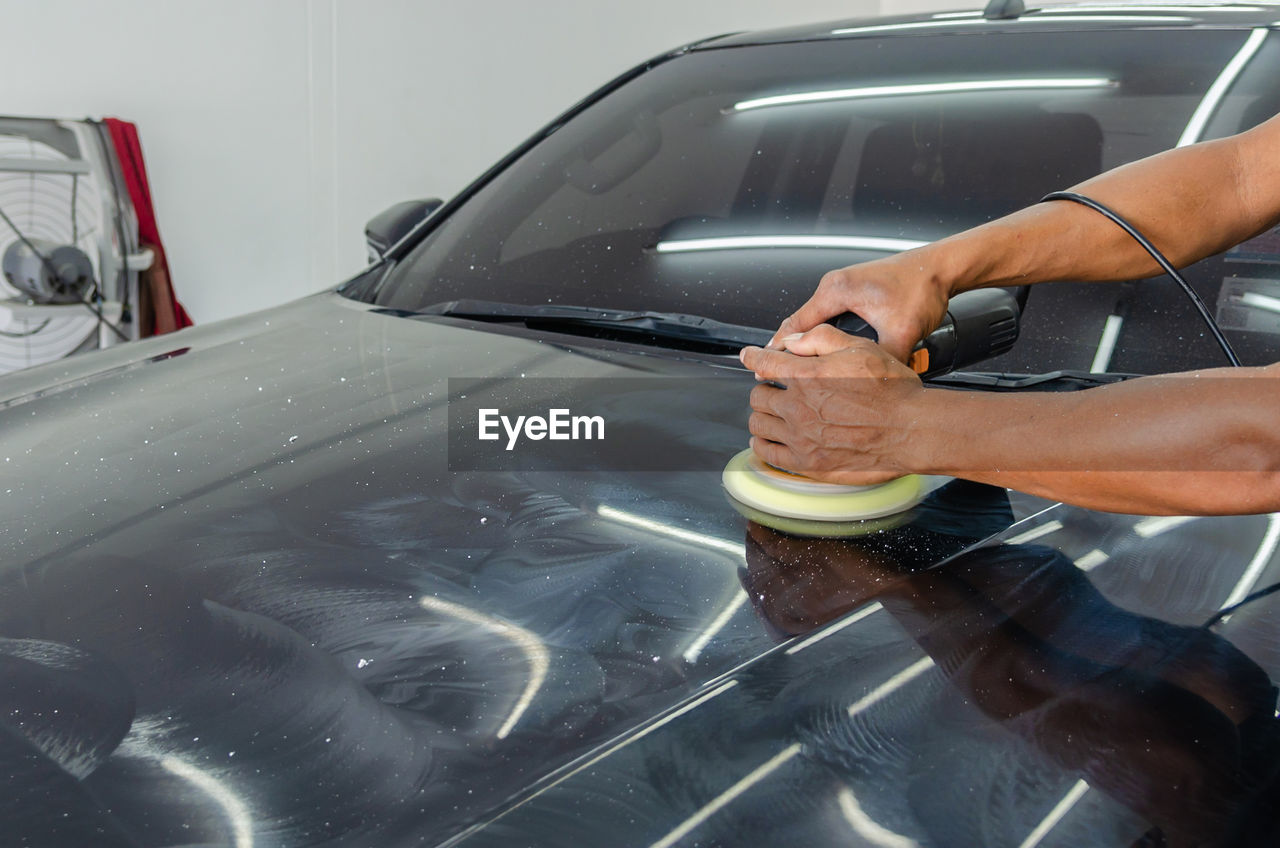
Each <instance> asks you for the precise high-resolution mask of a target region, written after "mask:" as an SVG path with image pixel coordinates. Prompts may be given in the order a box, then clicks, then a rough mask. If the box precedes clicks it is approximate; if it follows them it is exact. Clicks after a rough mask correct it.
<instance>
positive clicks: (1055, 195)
mask: <svg viewBox="0 0 1280 848" xmlns="http://www.w3.org/2000/svg"><path fill="white" fill-rule="evenodd" d="M1050 200H1070V201H1071V202H1072V203H1079V204H1080V205H1082V206H1088V207H1089V208H1090V209H1092V210H1093V211H1095V212H1098V213H1100V214H1102V215H1105V216H1106V217H1107V218H1109V219H1111V221H1112V222H1113V223H1114V224H1116V226H1118V227H1120V229H1122V230H1124V231H1125V232H1126V233H1128V234H1129V235H1131V236H1133V240H1134V241H1136V242H1137V243H1138V244H1140V245H1142V248H1143V249H1144V250H1145V251H1147V253H1149V254H1151V258H1152V259H1154V260H1155V261H1156V264H1158V265H1159V266H1160V267H1161V268H1163V269H1164V272H1165V273H1166V274H1168V275H1169V276H1170V277H1172V278H1173V280H1174V282H1176V283H1177V284H1178V285H1180V286H1182V290H1183V291H1184V292H1185V293H1186V295H1187V297H1189V298H1191V303H1192V304H1193V305H1194V306H1195V308H1196V311H1197V312H1199V313H1200V317H1201V318H1203V319H1204V322H1205V324H1207V325H1208V326H1209V332H1211V333H1212V334H1213V338H1214V339H1215V340H1216V341H1217V342H1218V347H1220V348H1222V352H1223V353H1225V354H1226V355H1227V360H1228V361H1229V362H1230V363H1231V364H1232V365H1233V366H1235V367H1237V368H1239V367H1240V364H1241V363H1240V357H1238V356H1236V352H1235V350H1233V349H1232V347H1231V343H1230V342H1229V341H1227V337H1226V336H1224V335H1223V334H1222V329H1221V328H1220V327H1219V326H1218V322H1217V321H1215V320H1213V315H1211V314H1210V313H1209V307H1207V306H1205V303H1204V301H1203V300H1201V298H1200V295H1198V294H1196V290H1195V289H1193V288H1191V285H1190V284H1189V283H1188V282H1187V281H1186V280H1185V279H1184V278H1183V277H1182V275H1181V274H1179V273H1178V269H1176V268H1174V267H1173V263H1171V262H1170V261H1169V260H1168V259H1166V258H1165V256H1164V254H1163V253H1161V252H1160V251H1159V250H1157V249H1156V246H1155V245H1154V244H1152V243H1151V242H1150V241H1149V240H1148V239H1147V237H1146V236H1144V235H1143V234H1142V233H1140V232H1138V230H1137V229H1136V228H1135V227H1134V226H1133V225H1132V224H1130V223H1129V222H1128V221H1126V220H1125V219H1124V218H1121V217H1120V216H1119V215H1118V214H1116V213H1115V212H1113V211H1112V210H1110V209H1108V208H1107V207H1106V206H1103V205H1102V204H1101V203H1099V202H1098V201H1096V200H1094V199H1093V198H1091V197H1085V196H1084V195H1083V194H1076V193H1075V192H1073V191H1055V192H1052V193H1050V194H1046V195H1045V196H1044V197H1042V198H1041V199H1040V202H1041V203H1045V202H1047V201H1050Z"/></svg>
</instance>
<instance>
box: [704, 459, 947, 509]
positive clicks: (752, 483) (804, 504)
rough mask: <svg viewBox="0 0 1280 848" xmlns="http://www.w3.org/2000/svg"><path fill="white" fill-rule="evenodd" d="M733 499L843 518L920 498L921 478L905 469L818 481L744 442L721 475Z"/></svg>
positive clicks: (901, 505)
mask: <svg viewBox="0 0 1280 848" xmlns="http://www.w3.org/2000/svg"><path fill="white" fill-rule="evenodd" d="M721 479H722V481H723V482H724V487H725V490H726V491H728V493H729V494H730V495H732V496H733V498H735V499H736V500H737V501H739V502H740V503H742V504H745V505H746V506H748V507H751V508H753V509H757V510H760V511H761V512H764V513H767V514H769V515H774V516H782V517H786V518H798V519H803V520H806V521H822V522H849V521H861V520H865V519H869V518H883V517H885V516H888V515H894V514H895V513H899V512H903V511H905V510H908V509H910V508H911V507H913V506H915V505H916V504H918V503H920V501H921V500H923V499H924V496H925V494H926V486H925V482H924V478H922V477H920V476H918V475H916V474H908V475H907V476H906V477H899V478H898V479H896V480H890V481H889V482H887V483H879V484H876V485H874V486H842V485H837V484H831V483H819V482H818V481H817V480H810V479H809V478H807V477H802V476H801V475H799V474H791V473H789V472H786V471H782V470H780V469H777V468H774V467H773V466H771V465H768V464H766V463H764V462H762V461H761V460H760V458H759V457H758V456H756V455H755V452H754V451H752V450H751V448H747V449H746V450H744V451H742V452H741V453H739V454H737V455H736V456H734V458H733V459H731V460H729V464H728V465H726V466H725V468H724V474H723V475H722V476H721Z"/></svg>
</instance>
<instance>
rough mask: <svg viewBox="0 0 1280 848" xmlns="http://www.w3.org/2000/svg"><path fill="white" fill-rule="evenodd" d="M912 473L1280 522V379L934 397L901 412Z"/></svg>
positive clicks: (1262, 373) (1271, 374)
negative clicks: (1272, 517)
mask: <svg viewBox="0 0 1280 848" xmlns="http://www.w3.org/2000/svg"><path fill="white" fill-rule="evenodd" d="M896 414H897V415H899V416H901V419H902V420H901V421H900V422H899V426H902V427H905V428H906V432H907V438H906V439H904V440H902V441H901V442H899V443H898V444H900V445H901V451H902V453H903V454H904V456H903V458H902V461H901V462H900V463H899V464H900V465H901V467H903V468H904V469H906V470H910V471H915V472H921V473H944V474H953V475H956V476H961V477H965V478H967V479H972V480H976V481H979V482H984V483H992V484H996V485H1001V486H1008V487H1010V488H1014V489H1018V490H1021V491H1027V492H1031V493H1033V494H1039V495H1043V496H1045V497H1049V498H1052V499H1054V500H1063V501H1068V502H1071V503H1075V504H1078V505H1081V506H1086V507H1089V508H1093V509H1102V510H1108V511H1114V512H1132V513H1143V514H1158V513H1172V514H1180V513H1200V514H1214V513H1249V512H1266V511H1274V510H1280V432H1277V428H1276V426H1275V422H1276V421H1277V420H1280V370H1277V369H1276V368H1267V369H1237V370H1234V371H1229V372H1224V371H1206V372H1201V373H1200V374H1198V375H1175V376H1170V377H1161V378H1144V379H1140V380H1134V381H1130V382H1128V383H1123V384H1119V385H1114V386H1108V387H1105V388H1100V389H1093V390H1089V391H1086V392H1073V393H1060V394H1049V393H1040V392H1037V393H1027V394H995V393H978V392H950V391H945V390H940V389H925V390H922V391H921V392H920V393H918V395H917V397H916V398H915V399H914V400H913V401H912V402H910V403H908V404H905V405H903V406H902V408H901V409H899V410H897V413H896Z"/></svg>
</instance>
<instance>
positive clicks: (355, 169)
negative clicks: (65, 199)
mask: <svg viewBox="0 0 1280 848" xmlns="http://www.w3.org/2000/svg"><path fill="white" fill-rule="evenodd" d="M882 5H883V6H884V7H885V11H894V10H909V11H915V10H916V9H918V8H928V9H934V8H942V7H954V6H957V5H959V6H961V7H963V6H964V5H965V4H963V3H959V4H957V3H947V2H937V3H935V2H930V0H883V3H882V0H791V1H790V2H788V3H785V4H784V3H779V2H777V0H642V2H630V3H625V4H624V3H613V2H601V0H537V2H525V1H524V0H487V1H486V2H465V0H180V2H179V1H178V0H112V2H99V0H38V2H32V0H0V21H3V23H4V29H3V31H2V34H0V80H2V81H3V82H0V114H11V115H61V116H71V117H80V116H84V115H90V116H94V117H99V116H104V115H116V116H119V117H122V118H126V119H129V120H133V121H135V122H137V123H138V125H139V128H140V132H141V137H142V143H143V146H144V149H145V151H146V155H147V163H148V167H149V169H150V174H151V182H152V191H153V193H154V195H155V201H156V207H157V214H158V216H159V221H160V229H161V234H162V235H163V237H164V239H165V244H166V247H167V249H168V251H169V256H170V262H171V265H172V270H173V275H174V281H175V284H176V286H177V289H178V294H179V297H180V298H181V299H182V300H183V301H184V303H185V304H186V305H187V307H188V309H189V310H190V312H191V313H192V315H193V316H194V317H195V319H196V320H197V322H206V321H211V320H215V319H218V318H224V317H228V316H231V315H236V314H239V313H243V312H247V311H250V310H253V309H258V308H261V307H265V306H270V305H273V304H277V303H282V302H284V301H286V300H290V299H292V298H295V297H298V296H300V295H303V294H307V293H310V292H312V291H315V290H317V289H319V288H322V287H324V286H326V285H330V284H333V283H335V282H337V281H338V280H339V279H340V278H341V277H343V276H346V275H348V274H350V273H352V272H354V271H355V270H358V269H359V268H360V267H361V266H362V264H363V257H364V247H363V238H362V232H363V225H364V222H365V220H366V219H368V218H369V217H370V216H371V215H373V214H375V213H376V212H378V211H380V210H381V209H382V208H383V207H385V206H387V205H389V204H390V203H393V202H395V201H397V200H403V199H407V198H412V197H423V196H432V195H435V196H448V195H449V194H451V193H453V192H456V191H457V190H458V189H460V188H461V187H462V186H463V185H465V184H466V183H467V182H468V181H469V180H470V179H471V178H472V177H474V176H476V175H477V174H479V173H480V172H481V171H482V170H484V168H486V167H487V166H488V165H489V164H491V163H492V162H493V161H494V160H495V159H497V158H498V157H499V156H501V155H502V154H503V153H505V152H506V151H508V150H509V149H511V148H512V147H514V146H515V145H516V144H518V143H519V142H520V141H521V140H523V139H524V138H525V137H526V136H528V135H529V134H530V133H531V132H533V131H534V130H535V129H537V128H538V127H539V126H541V125H542V124H543V123H544V122H545V121H546V120H548V119H549V118H551V117H552V116H553V115H554V114H555V113H556V112H558V111H560V110H562V109H563V108H565V107H567V106H569V105H571V104H572V103H573V102H574V101H576V100H577V99H579V98H580V97H582V96H583V95H585V94H587V93H588V92H590V91H591V90H592V89H593V88H595V87H596V86H597V85H599V84H600V83H603V82H604V81H606V80H607V79H608V78H610V77H611V76H613V75H615V74H617V73H620V72H621V71H623V70H625V69H627V68H629V67H631V66H632V65H634V64H636V63H638V62H640V61H643V60H644V59H646V58H648V57H650V56H652V55H655V54H657V53H659V52H662V51H663V50H666V49H668V48H670V47H674V46H676V45H678V44H681V43H684V42H687V41H691V40H694V39H697V38H701V37H704V36H709V35H715V34H719V33H723V32H728V31H732V30H739V29H755V28H762V27H769V26H779V25H785V24H793V23H804V22H811V21H820V20H836V19H841V18H850V17H857V16H861V15H871V14H876V13H878V12H879V10H880V8H881V6H882Z"/></svg>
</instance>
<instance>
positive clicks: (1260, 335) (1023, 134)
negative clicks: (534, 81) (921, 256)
mask: <svg viewBox="0 0 1280 848" xmlns="http://www.w3.org/2000/svg"><path fill="white" fill-rule="evenodd" d="M1248 36H1249V33H1248V32H1242V31H1188V30H1164V31H1158V30H1147V31H1092V32H1053V33H1044V32H1035V33H1032V32H1028V33H1016V34H1010V33H990V34H983V35H973V34H966V35H955V34H951V35H931V36H922V37H883V38H874V39H869V38H858V39H848V40H835V41H824V42H808V43H790V44H776V45H768V46H757V47H746V48H730V49H718V50H703V51H697V52H694V53H692V54H690V55H687V56H683V57H681V58H678V59H676V60H674V61H670V62H667V63H665V64H662V65H660V66H659V67H657V68H656V69H654V70H652V71H650V72H648V73H645V74H643V75H641V76H640V77H639V78H638V79H636V80H635V81H633V82H631V83H628V84H627V85H624V86H623V87H622V88H620V89H619V90H618V91H617V92H615V93H613V94H611V95H609V96H607V97H605V98H603V99H602V100H601V101H599V102H598V103H596V104H594V105H593V106H591V107H590V108H588V109H587V110H585V111H584V112H583V113H582V114H580V115H579V116H577V117H575V118H574V119H572V120H571V121H569V122H568V123H567V124H566V125H565V126H564V127H563V128H561V129H559V130H558V131H557V132H555V133H554V134H552V135H551V136H550V137H549V138H548V139H547V140H545V141H544V142H542V143H541V144H539V145H537V146H536V147H534V148H533V149H532V150H531V151H530V152H528V153H527V154H525V155H524V156H523V157H521V158H520V159H519V160H518V161H517V162H516V163H515V164H514V165H512V166H511V167H510V168H508V169H506V170H505V171H504V172H503V173H502V174H500V175H499V176H498V177H497V178H496V179H494V180H493V181H492V182H490V183H489V184H488V185H487V186H485V187H484V188H483V189H482V190H480V191H479V192H478V193H477V194H476V195H475V196H474V197H472V198H471V199H470V200H469V201H468V202H467V203H465V204H464V205H463V206H462V207H461V208H460V209H459V210H458V211H456V212H455V213H454V214H453V215H451V216H450V217H449V218H448V219H447V220H445V221H444V222H443V223H442V224H441V225H440V226H438V227H437V228H436V229H435V230H434V231H433V232H432V233H431V234H430V235H429V236H428V237H427V238H426V239H424V240H423V241H422V242H421V243H420V244H419V245H418V246H417V247H416V248H415V249H414V250H413V251H412V252H411V253H410V254H409V255H408V256H407V257H405V259H404V260H403V261H402V262H401V263H400V266H399V267H398V268H396V269H394V271H393V272H392V273H391V274H390V275H389V277H388V279H387V280H386V282H385V283H384V284H383V286H382V287H381V289H380V290H379V291H378V292H377V293H376V295H375V296H374V300H375V302H377V303H378V304H380V305H383V306H387V307H391V308H395V309H406V310H420V309H422V308H423V307H425V306H427V305H430V304H434V303H439V302H441V301H446V300H453V299H458V298H474V299H483V300H495V301H506V302H516V303H521V304H529V305H533V304H546V303H565V304H579V305H586V306H598V307H611V308H618V309H647V310H662V311H675V312H682V313H693V314H698V315H706V316H709V317H713V318H716V319H718V320H721V321H725V322H729V323H733V324H743V325H749V326H757V327H770V328H771V327H775V326H777V324H778V323H779V322H780V321H781V319H782V318H783V317H785V316H786V315H787V314H788V313H789V312H790V311H791V310H793V309H794V308H795V307H796V306H798V305H799V304H800V303H801V302H803V300H804V299H805V298H806V297H808V295H809V294H810V293H811V292H812V290H813V288H814V286H815V285H816V284H817V282H818V279H819V278H820V277H821V276H822V274H823V273H824V272H826V271H828V270H831V269H833V268H838V267H843V266H845V265H849V264H852V263H855V262H860V261H865V260H868V259H872V258H875V257H878V256H883V255H886V254H887V253H889V252H893V251H898V250H903V249H906V248H909V247H911V246H914V245H917V244H920V243H923V242H927V241H929V240H933V239H937V238H939V237H941V236H945V235H947V234H950V233H953V232H957V231H959V230H962V229H965V228H968V227H971V226H974V225H976V224H979V223H982V222H984V221H988V220H991V219H993V218H996V217H999V216H1001V215H1003V214H1006V213H1008V212H1011V211H1013V210H1015V209H1018V208H1021V207H1023V206H1026V205H1028V204H1031V203H1034V202H1035V201H1036V200H1038V199H1039V198H1040V197H1041V196H1043V195H1044V194H1046V193H1047V192H1050V191H1053V190H1055V189H1062V188H1066V187H1068V186H1071V185H1073V184H1074V183H1077V182H1079V181H1081V180H1084V179H1087V178H1088V177H1091V176H1093V175H1095V174H1097V173H1099V172H1101V171H1103V170H1106V169H1109V168H1113V167H1116V166H1117V165H1120V164H1123V163H1125V162H1128V161H1132V160H1134V159H1137V158H1141V157H1143V156H1146V155H1149V154H1151V153H1154V152H1157V151H1159V150H1161V149H1164V148H1168V147H1172V146H1174V145H1175V144H1178V143H1179V141H1180V139H1181V140H1185V139H1184V136H1185V135H1186V134H1187V133H1188V132H1190V131H1189V130H1188V125H1189V123H1193V125H1194V122H1193V116H1196V115H1197V114H1201V113H1205V110H1204V109H1203V108H1200V109H1198V107H1201V104H1202V102H1203V101H1204V100H1205V98H1206V92H1208V91H1209V90H1210V88H1211V86H1213V84H1214V82H1215V80H1217V79H1218V78H1219V77H1220V75H1222V73H1223V70H1224V67H1226V66H1227V65H1228V64H1229V63H1230V62H1231V60H1232V58H1233V57H1234V56H1236V55H1237V54H1238V53H1239V52H1240V51H1241V48H1242V46H1244V45H1245V43H1246V39H1247V38H1248ZM1277 53H1280V48H1277V46H1276V44H1275V43H1274V38H1273V39H1272V41H1271V42H1269V43H1267V44H1266V45H1264V47H1263V49H1262V50H1261V51H1260V52H1259V53H1258V54H1257V55H1256V56H1255V57H1254V60H1253V61H1252V62H1251V63H1248V64H1247V66H1246V67H1245V69H1244V72H1243V73H1242V74H1241V75H1240V76H1239V78H1238V79H1236V80H1235V83H1234V85H1232V86H1231V87H1230V88H1229V91H1228V95H1227V97H1226V98H1224V99H1223V100H1222V101H1221V102H1219V103H1217V105H1216V107H1215V108H1214V109H1212V110H1210V111H1209V112H1208V113H1207V115H1208V117H1209V118H1210V120H1209V121H1208V122H1207V125H1205V126H1204V127H1203V129H1201V130H1199V131H1197V132H1196V133H1195V135H1196V136H1198V137H1206V136H1211V135H1225V134H1229V133H1231V132H1234V131H1237V130H1238V129H1240V128H1241V126H1242V125H1244V124H1246V123H1248V122H1250V121H1252V122H1253V123H1256V122H1258V121H1259V120H1261V119H1262V117H1265V116H1268V115H1270V114H1274V112H1275V110H1276V108H1277V105H1280V104H1278V103H1277V101H1280V87H1277V84H1276V82H1275V80H1276V79H1277V74H1276V73H1275V70H1276V66H1277V64H1278V63H1277V56H1276V54H1277ZM1267 68H1269V69H1270V71H1271V72H1270V73H1263V72H1262V71H1263V70H1265V69H1267ZM1196 120H1198V118H1197V119H1196ZM1081 248H1082V249H1088V247H1087V245H1082V246H1081ZM1263 253H1264V256H1263V257H1262V262H1261V264H1258V262H1257V261H1256V260H1257V258H1258V257H1256V256H1254V257H1253V259H1254V260H1255V262H1254V264H1253V265H1251V266H1250V272H1251V273H1250V276H1252V277H1259V276H1261V277H1266V275H1267V274H1268V273H1271V271H1273V270H1275V271H1277V272H1280V257H1277V256H1276V255H1275V254H1266V252H1265V251H1263ZM1268 256H1269V259H1268ZM1268 262H1270V263H1271V264H1270V265H1268V264H1267V263H1268ZM1264 266H1265V267H1264ZM1260 267H1261V268H1262V269H1263V271H1262V273H1261V274H1259V273H1258V271H1259V268H1260ZM1233 275H1234V273H1233V272H1230V271H1229V270H1228V269H1224V267H1223V266H1222V264H1221V263H1219V265H1218V266H1217V267H1216V268H1215V270H1213V271H1212V272H1211V273H1209V274H1207V275H1206V274H1200V275H1199V277H1196V275H1195V274H1193V278H1196V279H1197V282H1198V284H1200V285H1202V286H1203V287H1204V290H1203V291H1202V295H1203V296H1204V297H1205V299H1206V300H1207V301H1208V302H1209V303H1210V305H1211V307H1212V306H1213V305H1214V304H1216V303H1217V301H1218V299H1219V296H1220V295H1222V297H1224V298H1227V300H1230V298H1232V297H1234V298H1235V299H1234V300H1230V302H1227V300H1224V302H1223V303H1222V304H1219V306H1220V307H1222V308H1232V307H1234V306H1235V305H1237V304H1238V300H1239V292H1236V293H1235V294H1230V293H1227V294H1224V292H1225V291H1226V289H1227V286H1225V285H1224V280H1225V279H1227V278H1228V277H1231V276H1233ZM1272 276H1273V277H1275V278H1278V279H1280V273H1275V274H1272ZM1267 285H1270V284H1267ZM1267 285H1263V286H1262V288H1261V289H1259V291H1258V292H1257V293H1259V294H1261V295H1264V296H1268V297H1274V296H1280V291H1277V292H1274V293H1272V292H1271V291H1270V289H1269V288H1267ZM1047 288H1048V289H1050V291H1048V292H1047V293H1042V292H1043V291H1044V290H1045V289H1046V287H1044V286H1042V287H1040V288H1038V289H1037V290H1036V291H1035V292H1033V294H1032V298H1031V302H1030V304H1029V309H1028V314H1027V322H1028V323H1027V324H1025V325H1024V331H1023V340H1022V341H1021V342H1020V343H1019V345H1018V346H1017V348H1015V351H1014V352H1013V353H1012V354H1010V355H1008V356H1006V357H1004V358H1002V360H1000V361H998V362H997V363H995V367H1007V368H1009V369H1010V370H1030V371H1043V370H1047V369H1050V368H1082V369H1088V368H1089V367H1090V365H1091V364H1094V360H1095V359H1096V357H1097V348H1098V347H1099V339H1100V337H1101V335H1102V334H1103V331H1104V326H1105V325H1106V324H1107V322H1108V317H1109V316H1110V315H1112V314H1113V313H1118V312H1120V311H1121V310H1120V304H1121V302H1122V301H1123V305H1124V311H1125V314H1126V315H1134V316H1137V315H1138V314H1139V313H1141V314H1144V315H1146V314H1148V313H1155V314H1156V315H1157V316H1158V318H1157V319H1155V320H1148V321H1146V323H1145V324H1142V323H1141V322H1139V325H1138V327H1137V329H1133V328H1132V327H1131V328H1130V330H1129V331H1128V332H1121V333H1119V334H1118V338H1117V342H1116V353H1115V354H1114V356H1112V357H1108V361H1107V362H1106V363H1104V365H1105V366H1107V367H1104V368H1101V369H1096V370H1108V369H1109V370H1129V371H1139V372H1142V371H1167V370H1171V368H1170V366H1171V365H1175V366H1176V365H1180V364H1181V365H1185V366H1186V367H1191V366H1194V365H1205V364H1211V365H1212V364H1219V363H1220V354H1218V353H1217V352H1216V349H1215V347H1214V346H1213V344H1212V342H1211V341H1208V340H1207V339H1205V338H1202V336H1203V335H1204V332H1203V328H1202V327H1201V326H1200V325H1199V324H1198V323H1197V318H1196V316H1195V315H1194V313H1193V312H1192V311H1191V308H1190V306H1189V305H1187V304H1184V303H1182V302H1180V301H1179V298H1180V297H1181V295H1180V294H1179V293H1177V292H1176V291H1175V290H1174V289H1173V288H1172V287H1171V286H1170V285H1165V284H1162V283H1152V284H1150V285H1148V286H1143V287H1140V289H1141V293H1140V295H1138V296H1135V295H1134V294H1133V292H1132V291H1129V290H1126V289H1123V288H1116V287H1111V286H1092V287H1089V289H1090V290H1089V291H1088V292H1086V293H1083V294H1075V293H1071V292H1067V293H1062V294H1055V293H1054V292H1053V291H1051V290H1052V288H1053V286H1049V287H1047ZM1080 288H1083V287H1079V286H1076V287H1072V289H1073V290H1074V289H1080ZM1255 288H1257V287H1256V286H1255ZM1263 289H1265V290H1263ZM1148 290H1150V291H1148ZM1232 291H1234V290H1232ZM1143 297H1146V298H1148V299H1152V300H1151V302H1150V303H1144V302H1142V298H1143ZM1063 298H1066V300H1065V301H1063ZM1058 301H1063V302H1062V303H1059V302H1058ZM1276 302H1280V300H1277V301H1276ZM1220 311H1221V310H1220ZM1236 312H1239V310H1238V309H1237V310H1236ZM1255 317H1256V316H1255ZM1247 320H1251V318H1250V315H1245V316H1244V318H1242V319H1241V321H1243V322H1245V323H1247ZM1268 320H1269V319H1268V318H1267V316H1262V318H1261V319H1260V320H1259V321H1257V322H1255V323H1257V324H1258V326H1251V327H1247V328H1246V327H1244V326H1243V324H1242V323H1241V321H1238V322H1237V324H1236V325H1234V326H1229V327H1228V333H1229V335H1231V336H1232V341H1233V343H1235V344H1237V346H1238V347H1239V348H1240V349H1241V350H1242V354H1243V355H1244V356H1245V357H1248V358H1253V359H1261V360H1262V361H1273V360H1274V359H1275V358H1276V353H1277V345H1276V343H1275V342H1276V340H1277V339H1280V334H1278V333H1280V322H1277V321H1271V322H1270V323H1268ZM1135 321H1136V318H1135ZM1226 323H1228V324H1230V321H1228V322H1226ZM1262 325H1266V326H1262ZM1268 328H1269V331H1268ZM1241 336H1243V337H1244V339H1243V340H1241V339H1240V338H1238V337H1241Z"/></svg>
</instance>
